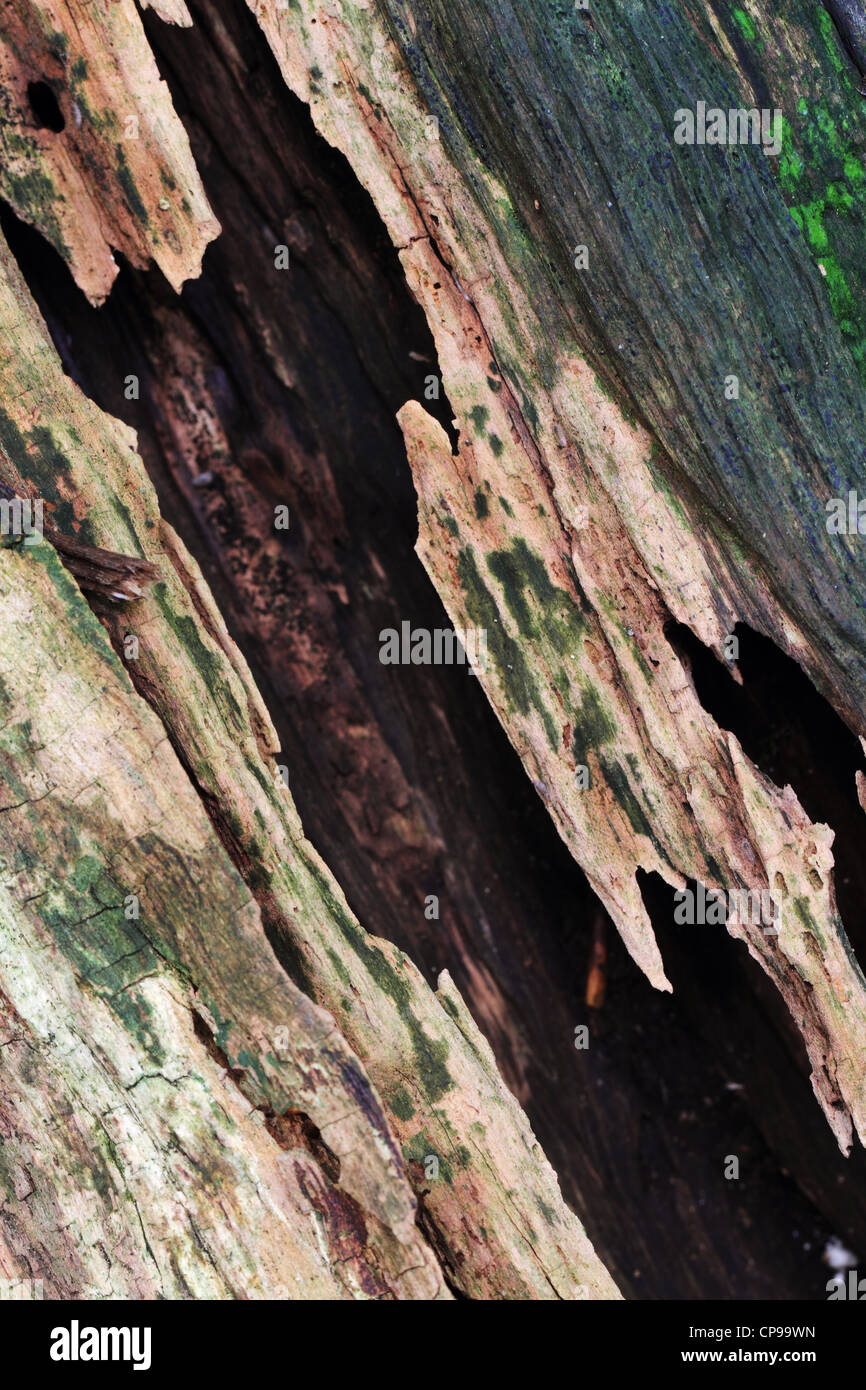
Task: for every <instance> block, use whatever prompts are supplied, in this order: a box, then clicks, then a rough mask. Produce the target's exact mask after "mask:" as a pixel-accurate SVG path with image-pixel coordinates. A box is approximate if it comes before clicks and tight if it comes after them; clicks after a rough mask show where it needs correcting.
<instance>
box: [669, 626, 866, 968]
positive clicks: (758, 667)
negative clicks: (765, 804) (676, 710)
mask: <svg viewBox="0 0 866 1390" xmlns="http://www.w3.org/2000/svg"><path fill="white" fill-rule="evenodd" d="M665 632H666V635H667V637H668V640H669V641H670V643H671V645H672V646H673V647H674V649H675V650H676V651H677V653H678V655H679V656H680V658H681V659H682V660H683V662H684V663H685V665H686V666H687V668H688V669H690V670H691V673H692V678H693V680H694V684H695V690H696V691H697V695H698V699H699V700H700V702H701V704H702V705H703V707H704V709H705V710H707V712H708V713H709V714H711V715H712V717H713V718H714V719H715V721H716V723H717V724H719V725H720V727H721V728H723V729H726V730H728V731H729V732H730V733H733V734H736V736H737V738H738V739H739V740H740V743H741V744H742V746H743V749H744V751H745V753H746V754H747V755H748V757H749V758H751V760H752V762H753V763H755V764H756V766H757V767H759V768H760V769H761V771H762V772H763V773H764V774H765V775H766V776H767V777H769V778H770V779H771V781H773V782H774V783H775V784H776V786H777V787H785V786H791V787H792V788H793V790H794V791H795V792H796V794H797V797H798V799H799V801H800V804H801V806H802V807H803V810H804V811H805V812H806V814H807V815H808V816H809V818H810V820H812V821H815V822H816V823H822V824H825V825H829V826H830V828H831V830H833V832H834V834H835V839H834V841H833V858H834V860H835V869H834V873H833V882H834V887H835V893H836V906H837V908H838V910H839V915H840V916H841V918H842V921H843V923H844V925H845V931H846V934H847V936H848V939H849V941H850V942H851V945H852V947H853V949H854V952H855V955H856V956H857V959H858V960H860V961H864V960H866V909H864V905H866V812H864V811H863V808H862V807H861V805H860V802H859V799H858V796H857V783H856V778H855V773H856V772H857V771H858V770H860V771H864V772H866V760H864V757H863V751H862V749H861V747H860V741H859V739H858V738H857V736H856V735H855V734H853V733H852V732H851V730H850V729H849V728H848V726H847V725H846V724H845V723H844V721H843V720H842V719H840V717H839V715H838V714H837V713H836V711H835V710H834V709H833V707H832V705H830V704H829V703H828V702H827V700H825V699H824V697H823V696H822V695H821V694H820V693H819V692H818V691H817V690H816V689H815V687H814V686H813V685H812V682H811V681H810V680H809V677H808V676H807V675H806V674H805V672H804V671H803V670H802V669H801V667H800V666H798V665H797V663H796V661H794V660H793V659H792V658H791V657H789V656H786V655H785V653H784V652H783V651H781V650H780V649H779V648H778V647H777V646H776V645H775V643H773V642H771V641H770V640H769V638H767V637H764V636H762V635H761V634H760V633H758V632H754V631H753V630H752V629H751V628H750V627H747V626H746V625H745V624H744V623H740V624H738V625H737V627H736V628H735V630H734V633H733V636H735V637H736V638H737V641H738V643H739V657H738V661H737V665H738V667H739V670H740V674H741V676H742V678H743V684H742V685H739V684H738V683H737V682H736V681H735V680H734V678H733V676H732V675H731V674H730V672H729V671H727V670H726V669H725V667H724V666H723V664H722V663H721V662H720V661H719V660H718V658H717V657H716V656H715V654H714V653H713V652H712V651H711V650H710V648H708V647H705V646H704V644H703V643H702V642H701V641H700V639H699V638H697V637H696V636H695V635H694V633H693V632H692V631H691V629H690V628H688V627H685V626H683V625H682V624H680V623H673V622H672V623H669V624H668V625H667V626H666V628H665Z"/></svg>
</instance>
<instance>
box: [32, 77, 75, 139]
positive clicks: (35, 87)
mask: <svg viewBox="0 0 866 1390" xmlns="http://www.w3.org/2000/svg"><path fill="white" fill-rule="evenodd" d="M27 100H28V101H29V103H30V110H31V111H32V112H33V115H34V116H35V118H36V125H37V126H38V128H39V129H40V130H53V131H54V132H55V133H56V134H59V133H60V131H61V130H65V128H66V118H65V116H64V115H63V112H62V111H61V110H60V106H59V104H58V101H57V97H56V96H55V95H54V92H53V90H52V88H51V87H50V86H49V85H48V83H47V82H28V84H27Z"/></svg>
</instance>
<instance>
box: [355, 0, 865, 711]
mask: <svg viewBox="0 0 866 1390" xmlns="http://www.w3.org/2000/svg"><path fill="white" fill-rule="evenodd" d="M383 9H384V10H385V11H386V13H387V15H388V17H389V22H390V25H391V29H392V33H393V35H394V37H395V39H396V41H397V43H398V44H399V46H400V47H401V49H402V51H403V55H404V58H405V61H406V63H407V65H408V67H409V68H410V70H411V72H412V75H413V78H414V80H415V82H416V83H417V86H418V88H419V91H420V93H421V97H422V100H423V102H424V103H425V105H426V106H427V107H428V108H429V109H430V111H431V112H433V113H434V114H435V115H436V116H437V117H438V120H439V131H440V139H441V140H442V141H443V143H444V144H445V146H446V148H447V150H448V153H449V155H450V156H451V158H452V159H453V160H454V161H455V162H456V164H457V166H458V168H459V169H460V171H461V173H462V175H463V177H464V179H465V181H466V183H467V185H468V187H469V188H470V189H471V190H472V191H473V193H474V195H475V197H476V199H477V201H478V204H479V207H480V210H481V214H482V218H483V220H484V221H485V222H486V224H487V225H488V226H490V227H491V229H492V231H493V234H494V235H495V237H496V238H497V240H498V241H499V243H500V245H501V247H502V249H503V251H504V253H505V255H506V258H507V260H508V262H509V264H510V266H511V268H512V270H513V273H514V276H515V279H516V280H517V282H518V283H519V284H520V285H521V288H522V291H523V292H525V293H526V295H527V297H528V299H529V301H530V303H531V305H532V307H533V310H534V311H535V313H536V314H537V316H538V326H537V327H536V328H533V326H532V324H529V325H522V324H520V323H518V322H517V321H516V319H515V316H514V312H513V307H512V306H511V305H510V304H509V302H508V300H509V294H508V287H507V285H503V286H501V288H500V291H499V293H500V298H501V301H502V302H501V304H500V308H501V310H502V313H503V316H504V318H505V321H506V323H507V324H508V325H509V332H510V333H511V334H513V335H514V339H515V341H517V342H520V341H521V335H522V334H524V329H525V336H524V341H525V342H526V351H525V352H523V353H520V354H515V353H514V352H513V351H510V350H509V348H510V345H509V344H507V343H499V342H494V344H493V346H494V348H495V350H496V357H497V361H498V362H499V365H500V369H501V371H502V373H503V375H504V376H505V377H506V378H507V379H508V380H509V381H510V382H511V384H512V386H513V387H514V388H515V390H516V392H517V395H518V399H519V400H521V401H522V403H523V406H524V410H525V415H526V419H527V421H528V423H529V424H530V427H534V426H533V411H532V397H533V395H534V394H535V393H536V392H537V391H538V388H539V386H541V387H545V388H546V387H549V386H551V385H552V384H553V381H554V378H555V374H556V359H557V353H560V352H561V353H568V354H572V353H573V352H574V351H575V349H577V350H579V351H580V352H582V353H583V354H584V355H585V356H586V357H587V358H588V360H589V361H590V363H591V365H592V366H593V368H594V369H595V371H596V374H597V376H598V378H599V381H600V382H601V383H602V385H603V386H604V388H605V389H606V390H607V391H609V392H610V393H611V394H612V395H613V397H614V398H615V399H616V400H617V401H619V402H620V403H621V404H622V406H623V408H624V409H625V410H626V412H627V413H628V414H630V415H632V416H633V417H634V418H637V419H641V420H643V421H645V422H646V423H648V424H649V425H650V427H651V428H652V430H653V431H654V433H655V435H656V436H657V438H658V441H659V444H660V445H661V446H662V447H661V448H660V450H659V453H658V456H657V465H656V466H658V465H659V464H660V466H661V468H662V469H663V470H665V471H666V473H667V476H668V482H669V484H670V487H671V491H672V493H673V494H675V495H676V496H677V497H678V499H679V501H680V504H681V506H682V507H683V509H684V511H685V513H686V515H687V517H688V522H689V525H690V526H691V527H692V529H694V530H695V531H698V532H700V531H701V530H702V529H708V530H710V531H711V532H712V533H713V534H714V535H715V537H716V538H717V539H718V540H719V542H720V543H721V546H722V548H723V549H725V548H727V549H728V551H729V552H730V553H732V554H735V553H739V554H740V555H742V556H743V557H745V558H747V559H748V561H749V568H750V570H761V569H763V570H764V572H765V573H766V574H767V575H768V576H769V577H770V581H771V585H772V588H773V590H774V592H775V593H776V595H777V596H778V598H779V600H780V601H781V603H782V605H783V606H784V607H785V608H787V609H788V610H789V611H790V612H791V613H792V614H793V615H794V617H795V618H796V619H797V620H798V621H799V622H800V623H801V625H802V626H803V628H804V629H805V630H806V631H807V632H808V633H809V635H810V637H811V638H812V639H813V641H814V642H815V644H816V646H817V648H818V650H819V652H820V657H821V660H820V662H816V663H815V664H814V667H813V670H812V674H813V676H814V677H815V679H816V680H818V681H819V682H820V683H821V684H823V686H824V688H825V690H829V689H830V688H832V689H833V690H835V692H836V694H837V695H838V697H839V702H841V703H842V704H843V705H844V706H845V707H846V710H847V712H848V713H849V714H852V713H853V712H857V711H859V710H860V709H861V708H862V690H863V688H864V682H866V553H864V548H863V542H862V540H861V539H860V538H856V537H855V538H854V544H853V545H849V544H846V543H845V542H844V538H842V540H841V543H840V538H839V537H832V536H829V535H828V533H827V530H826V526H825V510H824V504H825V502H826V500H827V498H828V497H830V496H835V495H839V494H840V493H841V492H842V491H844V490H845V489H847V488H848V487H849V486H850V487H856V486H858V485H859V486H860V487H861V490H862V488H863V487H864V485H866V409H864V389H863V388H864V379H866V262H864V257H863V253H862V248H863V246H864V244H866V175H864V169H863V155H864V151H866V122H864V110H866V103H864V100H863V98H861V97H860V96H859V95H858V92H857V85H856V84H857V72H856V69H855V68H854V66H853V64H852V63H851V60H850V57H849V55H848V53H847V52H846V50H845V49H844V47H843V46H842V44H841V41H840V39H839V36H838V33H837V32H836V30H835V27H834V25H833V23H832V21H831V20H830V17H829V15H827V13H826V11H825V10H824V9H823V7H822V6H820V5H816V4H812V3H807V0H781V3H779V4H777V5H775V6H774V7H773V12H772V14H771V15H769V14H768V16H767V18H766V20H763V21H761V22H758V21H756V20H754V19H753V18H752V17H751V16H750V15H749V14H747V13H746V11H744V10H743V9H742V7H741V6H738V5H736V4H734V3H729V2H728V0H717V3H716V4H715V5H714V7H713V13H712V15H711V14H710V12H708V11H707V9H706V8H705V7H704V6H702V5H699V4H697V2H696V0H679V3H677V4H675V5H664V6H659V5H645V4H642V3H638V0H624V2H623V3H620V4H617V5H616V6H614V7H609V6H596V5H594V6H592V7H591V11H590V12H589V13H587V12H581V11H580V10H576V9H575V8H574V6H573V4H571V3H567V0H555V3H552V4H548V3H545V4H541V3H539V0H511V2H510V3H506V0H491V2H490V3H489V4H487V5H484V6H478V5H476V4H474V3H472V0H447V2H446V0H412V3H411V4H409V3H408V2H407V0H384V4H383ZM410 16H411V18H410ZM715 26H717V27H718V29H719V30H721V31H722V33H723V34H724V36H725V39H724V42H720V40H719V36H718V32H717V29H716V27H715ZM698 101H704V102H706V104H707V106H708V107H713V106H718V107H721V108H722V109H724V110H728V109H730V108H746V109H749V108H753V107H754V108H757V109H759V110H760V109H764V108H766V109H767V110H768V111H774V110H776V109H779V110H781V111H782V113H783V120H784V134H783V144H782V152H781V154H780V155H779V156H778V157H775V156H772V155H768V154H766V153H765V152H764V150H763V149H762V148H760V147H759V146H753V145H731V146H706V145H703V146H697V145H692V146H688V145H677V144H675V143H674V140H673V131H674V126H675V113H676V112H677V110H679V109H680V108H684V107H687V108H691V109H692V110H694V108H695V105H696V103H697V102H698ZM490 175H492V176H493V179H494V180H495V183H491V181H490V178H489V177H488V176H490ZM502 188H504V189H505V190H506V193H507V197H505V198H503V197H502V195H501V192H500V191H499V190H501V189H502ZM577 244H584V245H586V246H587V247H588V248H589V269H588V270H583V271H577V270H575V268H574V264H573V260H574V257H573V248H574V247H575V245H577ZM526 335H528V336H526ZM730 375H736V376H737V377H738V379H739V398H738V399H736V400H727V399H726V398H725V379H726V377H728V376H730ZM473 425H474V428H475V429H476V430H479V429H480V428H481V427H482V425H483V422H482V420H481V418H480V413H479V412H477V411H476V412H473ZM671 460H674V462H673V463H672V462H671ZM738 577H739V580H740V582H741V583H742V585H743V595H742V607H743V610H744V613H747V614H748V620H749V621H751V622H753V623H754V624H755V625H757V626H761V625H762V600H761V596H760V589H759V587H758V585H757V584H756V583H755V582H754V580H753V578H752V574H751V573H744V572H742V571H740V572H739V574H738ZM854 717H860V718H862V716H859V715H855V716H854Z"/></svg>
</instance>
